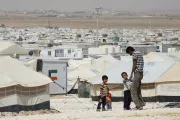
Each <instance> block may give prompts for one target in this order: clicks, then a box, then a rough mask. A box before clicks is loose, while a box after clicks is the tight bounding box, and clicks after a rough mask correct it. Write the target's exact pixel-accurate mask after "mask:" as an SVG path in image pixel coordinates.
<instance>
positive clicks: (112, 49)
mask: <svg viewBox="0 0 180 120" xmlns="http://www.w3.org/2000/svg"><path fill="white" fill-rule="evenodd" d="M108 52H109V54H111V53H114V52H115V48H114V47H113V46H109V47H108Z"/></svg>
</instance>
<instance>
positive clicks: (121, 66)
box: [92, 61, 173, 84]
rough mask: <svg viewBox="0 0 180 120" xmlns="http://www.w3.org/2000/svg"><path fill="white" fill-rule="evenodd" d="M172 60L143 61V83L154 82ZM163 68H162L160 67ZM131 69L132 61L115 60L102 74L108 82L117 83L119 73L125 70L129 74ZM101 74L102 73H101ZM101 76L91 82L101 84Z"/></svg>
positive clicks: (119, 76) (119, 78)
mask: <svg viewBox="0 0 180 120" xmlns="http://www.w3.org/2000/svg"><path fill="white" fill-rule="evenodd" d="M172 65H173V62H169V61H164V62H162V61H161V62H145V65H144V78H143V81H142V82H143V83H154V82H155V81H156V80H157V79H158V78H159V77H160V76H161V75H162V74H163V73H165V72H166V71H167V70H168V69H169V68H170V67H171V66H172ZM162 68H163V69H162ZM131 69H132V62H130V61H127V62H126V61H120V62H116V63H115V64H114V65H113V66H112V67H111V69H109V70H107V71H106V72H105V73H104V74H105V75H107V76H108V78H109V80H108V83H110V84H119V83H122V78H121V73H122V72H127V73H128V74H130V72H131ZM102 75H103V74H102ZM101 83H102V80H101V77H97V78H96V79H94V80H93V81H92V84H101Z"/></svg>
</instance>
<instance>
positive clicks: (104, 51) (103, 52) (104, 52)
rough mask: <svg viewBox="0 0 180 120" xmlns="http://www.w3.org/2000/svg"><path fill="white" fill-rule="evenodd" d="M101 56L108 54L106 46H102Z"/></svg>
mask: <svg viewBox="0 0 180 120" xmlns="http://www.w3.org/2000/svg"><path fill="white" fill-rule="evenodd" d="M101 49H102V52H101V53H102V54H108V47H107V46H103V47H102V48H101Z"/></svg>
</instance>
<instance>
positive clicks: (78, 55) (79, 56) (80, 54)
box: [74, 49, 83, 58]
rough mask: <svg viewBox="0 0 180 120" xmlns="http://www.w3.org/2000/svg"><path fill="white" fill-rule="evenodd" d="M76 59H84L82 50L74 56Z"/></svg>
mask: <svg viewBox="0 0 180 120" xmlns="http://www.w3.org/2000/svg"><path fill="white" fill-rule="evenodd" d="M74 57H78V58H83V51H82V49H78V52H77V56H74Z"/></svg>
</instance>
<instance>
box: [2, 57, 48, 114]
mask: <svg viewBox="0 0 180 120" xmlns="http://www.w3.org/2000/svg"><path fill="white" fill-rule="evenodd" d="M0 79H1V83H0V102H1V103H2V104H1V105H0V111H1V112H3V111H16V112H17V111H21V110H24V109H29V110H35V109H48V108H49V107H50V102H49V100H50V96H49V83H50V82H51V79H50V78H49V77H47V76H45V75H43V74H41V73H38V72H36V71H34V70H32V69H29V68H28V67H26V66H25V65H24V64H23V63H21V62H20V61H18V60H16V59H13V58H11V57H8V56H4V57H0ZM37 106H39V107H37ZM22 108H23V109H22Z"/></svg>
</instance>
